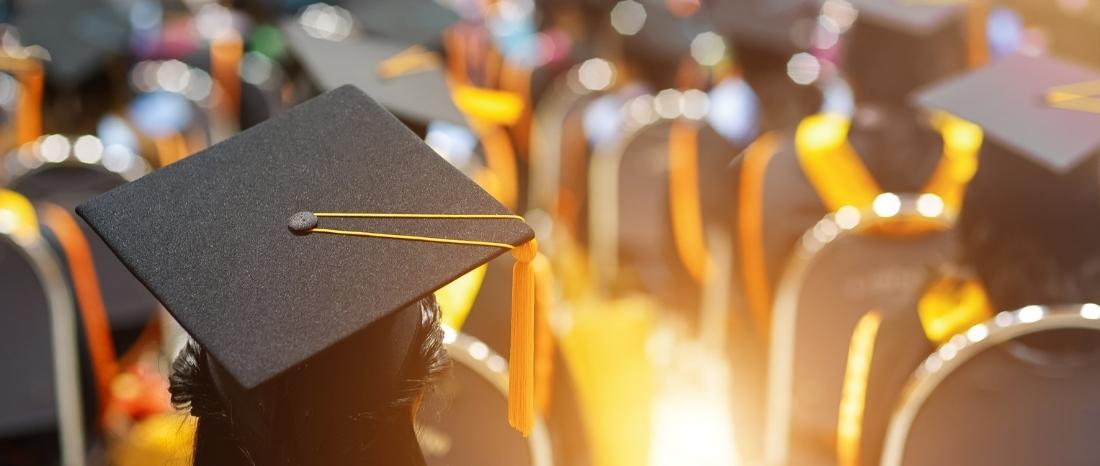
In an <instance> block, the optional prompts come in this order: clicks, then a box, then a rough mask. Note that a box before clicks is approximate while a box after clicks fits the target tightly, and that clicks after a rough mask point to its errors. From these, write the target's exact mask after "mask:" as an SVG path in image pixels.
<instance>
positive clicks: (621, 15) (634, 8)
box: [611, 0, 646, 36]
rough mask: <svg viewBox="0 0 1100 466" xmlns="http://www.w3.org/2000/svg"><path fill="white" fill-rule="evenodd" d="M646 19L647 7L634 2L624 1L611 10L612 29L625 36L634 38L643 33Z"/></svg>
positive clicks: (632, 0) (630, 0)
mask: <svg viewBox="0 0 1100 466" xmlns="http://www.w3.org/2000/svg"><path fill="white" fill-rule="evenodd" d="M645 19H646V12H645V7H644V6H642V4H641V3H638V2H636V1H634V0H623V1H621V2H619V3H617V4H616V5H615V7H614V8H612V9H611V27H613V28H615V31H617V32H618V33H619V34H622V35H624V36H633V35H634V34H637V33H638V31H641V30H642V27H643V26H645Z"/></svg>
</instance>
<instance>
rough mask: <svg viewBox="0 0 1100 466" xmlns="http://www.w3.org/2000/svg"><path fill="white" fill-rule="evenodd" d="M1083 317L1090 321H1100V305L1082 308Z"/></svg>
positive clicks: (1087, 305)
mask: <svg viewBox="0 0 1100 466" xmlns="http://www.w3.org/2000/svg"><path fill="white" fill-rule="evenodd" d="M1081 317H1084V318H1086V319H1089V320H1096V319H1100V305H1097V304H1096V303H1088V304H1085V305H1082V306H1081Z"/></svg>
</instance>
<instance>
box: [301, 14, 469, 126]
mask: <svg viewBox="0 0 1100 466" xmlns="http://www.w3.org/2000/svg"><path fill="white" fill-rule="evenodd" d="M282 29H283V33H284V34H285V36H286V42H287V44H289V46H290V49H291V50H292V51H293V52H294V54H295V56H296V57H298V60H300V61H301V62H302V65H303V67H304V68H305V70H306V72H307V73H308V74H309V75H310V76H311V77H312V78H313V81H314V82H315V83H316V84H317V87H319V88H320V89H321V90H322V91H330V90H333V89H336V88H337V87H340V86H343V85H345V84H352V85H355V86H357V87H359V88H360V89H362V90H363V91H365V92H367V93H368V94H370V95H371V96H372V97H374V98H375V99H377V101H378V102H379V103H380V104H382V106H383V107H385V108H386V109H387V110H389V111H391V112H393V113H394V115H396V116H397V117H398V118H401V119H403V120H406V121H410V122H416V123H418V124H427V123H428V122H430V121H432V120H445V121H448V122H450V123H456V124H460V125H465V124H466V119H465V118H464V117H463V116H462V113H461V112H459V110H458V107H456V106H455V104H454V102H453V101H452V100H451V91H450V88H449V87H448V86H447V80H446V77H445V75H444V70H443V68H442V66H441V67H440V68H439V69H431V70H427V71H420V72H412V73H409V74H406V75H402V76H396V77H392V78H389V79H384V78H383V77H382V76H380V75H379V72H378V66H379V65H380V64H381V63H382V62H384V61H385V60H387V59H389V58H391V57H393V56H395V55H397V54H399V53H401V52H403V51H405V50H406V49H408V48H409V47H410V46H412V45H414V44H410V43H403V42H398V41H393V40H389V39H367V38H363V37H361V36H357V35H356V34H354V33H352V35H351V36H349V37H347V38H345V39H343V40H340V41H332V40H328V39H322V38H317V37H313V36H310V35H309V34H308V33H307V32H306V31H305V29H304V28H302V26H301V25H300V24H298V22H297V21H291V20H287V21H285V22H283V24H282Z"/></svg>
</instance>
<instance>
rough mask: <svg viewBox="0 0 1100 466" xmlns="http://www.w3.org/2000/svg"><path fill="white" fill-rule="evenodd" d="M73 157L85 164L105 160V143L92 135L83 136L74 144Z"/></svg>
mask: <svg viewBox="0 0 1100 466" xmlns="http://www.w3.org/2000/svg"><path fill="white" fill-rule="evenodd" d="M73 155H75V156H76V159H77V160H79V161H81V162H84V163H98V162H99V161H100V160H102V159H103V143H102V142H100V141H99V138H97V137H95V136H92V135H85V136H81V137H79V138H77V140H76V144H73Z"/></svg>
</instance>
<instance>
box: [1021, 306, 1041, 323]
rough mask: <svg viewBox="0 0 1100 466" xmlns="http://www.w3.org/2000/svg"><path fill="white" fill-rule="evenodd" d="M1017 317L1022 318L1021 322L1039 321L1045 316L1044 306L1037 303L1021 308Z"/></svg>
mask: <svg viewBox="0 0 1100 466" xmlns="http://www.w3.org/2000/svg"><path fill="white" fill-rule="evenodd" d="M1017 317H1018V318H1019V319H1020V322H1023V323H1025V324H1031V323H1035V322H1038V321H1039V319H1042V318H1043V308H1041V307H1039V306H1035V305H1031V306H1027V307H1024V308H1023V309H1020V312H1019V314H1018V316H1017Z"/></svg>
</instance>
